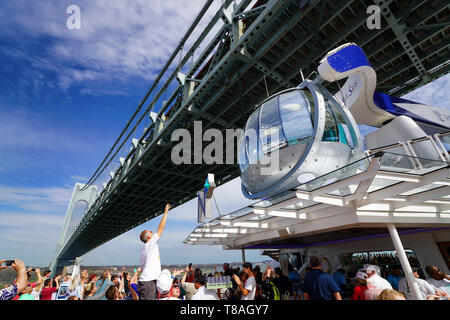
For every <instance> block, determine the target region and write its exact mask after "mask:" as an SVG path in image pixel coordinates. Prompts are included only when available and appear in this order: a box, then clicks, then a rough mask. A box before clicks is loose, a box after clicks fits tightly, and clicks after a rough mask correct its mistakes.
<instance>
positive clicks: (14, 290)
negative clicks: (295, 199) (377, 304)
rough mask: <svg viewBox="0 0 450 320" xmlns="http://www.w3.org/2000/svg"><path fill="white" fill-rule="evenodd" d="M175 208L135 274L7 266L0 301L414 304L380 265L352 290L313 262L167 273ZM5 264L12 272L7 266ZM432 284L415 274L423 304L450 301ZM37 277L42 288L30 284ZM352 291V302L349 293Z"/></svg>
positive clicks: (448, 286)
mask: <svg viewBox="0 0 450 320" xmlns="http://www.w3.org/2000/svg"><path fill="white" fill-rule="evenodd" d="M169 209H170V205H169V204H168V205H166V207H165V210H164V214H163V217H162V219H161V222H160V224H159V226H158V229H157V231H156V233H153V232H152V231H150V230H144V231H142V233H141V234H140V240H141V241H142V242H143V244H144V246H143V249H142V253H141V261H140V265H141V266H140V267H139V268H138V269H136V270H135V271H134V273H131V272H128V271H127V270H126V269H125V268H122V270H121V272H120V274H112V273H111V272H110V270H105V271H104V272H103V273H101V274H99V275H97V274H91V275H89V273H88V271H87V270H83V271H82V272H80V273H79V274H77V273H74V274H73V275H72V276H70V275H61V274H57V275H56V276H53V274H52V272H51V270H45V271H44V272H43V274H42V275H41V271H40V269H31V268H29V269H27V268H26V266H25V264H24V263H23V261H21V260H17V259H16V260H8V261H7V260H0V270H2V269H5V268H8V267H10V268H13V269H14V270H15V271H16V272H17V276H16V279H15V280H14V282H13V283H12V284H11V285H9V286H7V287H6V288H4V289H2V290H0V300H62V299H64V300H287V299H297V300H301V299H304V300H343V299H350V300H413V299H414V295H413V293H412V291H413V290H411V288H410V287H409V284H408V282H407V281H406V279H405V277H402V276H401V273H402V270H401V268H400V267H395V268H393V269H392V272H391V274H390V275H388V276H387V277H386V279H384V278H383V277H381V275H380V268H379V267H378V266H376V265H364V267H363V268H362V269H361V270H359V271H358V272H357V273H356V276H355V277H354V279H352V280H353V284H352V285H351V286H350V287H349V284H348V282H347V278H346V275H345V269H344V268H343V267H342V266H338V267H337V268H336V269H337V270H336V271H335V272H334V273H333V274H332V275H331V274H329V273H327V272H324V271H323V270H322V260H320V259H319V258H318V257H316V256H311V257H310V258H309V266H308V267H306V268H305V270H304V271H303V270H297V269H295V268H294V267H293V266H292V265H289V266H288V275H285V274H283V272H282V270H281V268H280V267H277V268H275V269H273V268H272V267H271V266H269V265H266V267H265V270H264V271H263V272H262V271H261V269H260V267H259V266H255V267H253V266H252V264H251V263H249V262H245V263H244V264H243V265H242V270H241V269H240V267H237V268H230V265H229V264H228V263H224V264H223V271H220V272H218V271H215V272H214V273H210V274H206V273H204V272H203V271H202V270H201V269H199V268H196V269H194V268H193V266H192V264H189V265H188V266H186V268H185V269H184V270H172V271H170V270H168V269H164V270H161V262H160V256H159V249H158V241H159V239H160V238H161V235H162V232H163V230H164V227H165V224H166V221H167V214H168V212H169ZM3 264H6V265H3ZM425 270H426V272H427V273H428V275H429V277H430V278H429V279H428V280H424V279H420V277H419V274H418V270H417V269H414V270H413V274H414V277H415V281H416V283H417V285H418V287H419V290H420V293H421V294H422V299H424V300H425V299H426V300H441V299H442V300H443V299H447V298H448V297H449V296H450V276H449V275H447V274H444V273H443V272H442V271H441V270H439V268H437V267H435V266H427V267H426V269H425ZM32 273H35V274H36V277H37V280H36V282H30V278H31V276H32ZM214 277H222V278H223V277H229V279H231V286H230V285H225V286H224V287H221V288H215V289H208V279H213V278H214ZM350 290H351V291H352V293H351V294H348V292H350Z"/></svg>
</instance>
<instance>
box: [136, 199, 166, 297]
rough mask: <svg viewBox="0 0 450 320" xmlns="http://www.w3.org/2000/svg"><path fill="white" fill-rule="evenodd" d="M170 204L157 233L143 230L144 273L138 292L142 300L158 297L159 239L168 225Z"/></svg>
mask: <svg viewBox="0 0 450 320" xmlns="http://www.w3.org/2000/svg"><path fill="white" fill-rule="evenodd" d="M169 209H170V204H166V207H165V209H164V215H163V217H162V219H161V222H160V223H159V226H158V230H157V231H156V234H153V232H151V231H150V230H144V231H142V232H141V235H140V239H141V241H142V242H143V243H145V245H144V248H143V250H142V253H141V268H142V274H141V276H140V277H139V280H138V292H139V299H140V300H155V299H156V279H158V277H159V275H160V273H161V261H160V257H159V249H158V240H159V239H160V237H161V234H162V232H163V230H164V227H165V226H166V221H167V213H168V212H169Z"/></svg>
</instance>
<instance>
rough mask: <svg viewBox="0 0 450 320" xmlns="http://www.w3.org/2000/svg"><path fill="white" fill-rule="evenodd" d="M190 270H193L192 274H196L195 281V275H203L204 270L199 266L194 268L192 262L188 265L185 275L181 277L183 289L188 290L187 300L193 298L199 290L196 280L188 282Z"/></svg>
mask: <svg viewBox="0 0 450 320" xmlns="http://www.w3.org/2000/svg"><path fill="white" fill-rule="evenodd" d="M189 272H191V274H192V275H193V276H194V281H195V277H197V276H199V275H201V274H202V270H200V269H198V268H197V269H195V270H193V268H192V263H191V264H189V265H188V266H187V267H186V270H185V273H184V275H183V277H182V278H181V281H180V283H181V288H183V290H184V291H185V292H186V300H191V299H192V296H193V295H194V294H196V293H197V291H198V288H197V287H196V286H195V283H194V282H188V281H187V279H186V278H187V275H188V273H189Z"/></svg>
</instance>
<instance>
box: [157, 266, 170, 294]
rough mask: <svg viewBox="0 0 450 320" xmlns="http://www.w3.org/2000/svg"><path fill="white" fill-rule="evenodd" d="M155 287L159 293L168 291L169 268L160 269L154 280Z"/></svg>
mask: <svg viewBox="0 0 450 320" xmlns="http://www.w3.org/2000/svg"><path fill="white" fill-rule="evenodd" d="M156 288H157V289H158V292H159V293H161V294H166V293H168V292H169V291H170V288H172V275H171V274H170V271H169V270H167V269H164V270H163V271H161V273H160V274H159V276H158V279H157V280H156Z"/></svg>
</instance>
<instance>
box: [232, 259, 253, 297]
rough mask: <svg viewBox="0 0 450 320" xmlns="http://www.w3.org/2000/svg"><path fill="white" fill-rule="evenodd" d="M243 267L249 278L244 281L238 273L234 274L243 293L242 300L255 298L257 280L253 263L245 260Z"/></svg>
mask: <svg viewBox="0 0 450 320" xmlns="http://www.w3.org/2000/svg"><path fill="white" fill-rule="evenodd" d="M242 269H243V271H244V273H245V274H246V275H247V280H246V281H245V282H244V283H242V281H241V279H239V277H238V276H237V275H233V279H234V281H236V283H237V285H238V288H239V290H240V292H241V293H242V297H241V300H255V294H256V280H255V277H254V275H253V271H252V264H251V263H250V262H245V263H244V264H243V265H242Z"/></svg>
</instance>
